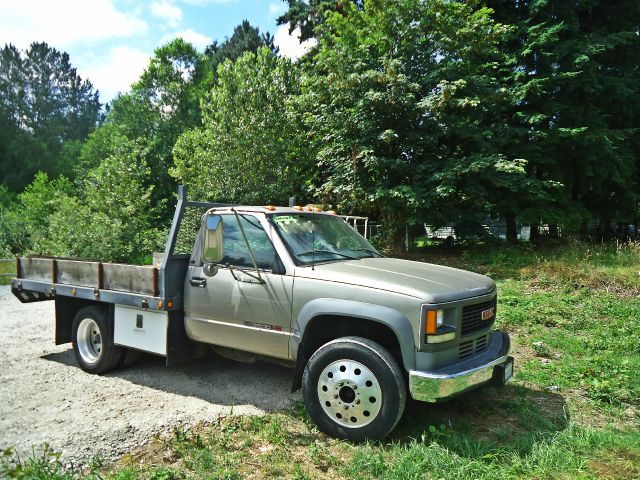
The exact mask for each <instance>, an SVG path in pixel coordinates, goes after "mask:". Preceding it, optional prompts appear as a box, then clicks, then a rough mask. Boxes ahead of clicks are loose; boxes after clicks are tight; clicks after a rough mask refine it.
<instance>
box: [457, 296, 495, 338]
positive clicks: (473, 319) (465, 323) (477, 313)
mask: <svg viewBox="0 0 640 480" xmlns="http://www.w3.org/2000/svg"><path fill="white" fill-rule="evenodd" d="M496 305H497V298H496V297H494V298H492V299H491V300H489V301H488V302H482V303H475V304H473V305H467V306H465V307H463V308H462V325H461V334H462V335H463V336H464V335H469V334H470V333H473V332H476V331H478V330H484V329H485V328H489V327H490V326H491V325H493V323H494V322H495V320H496V311H495V310H494V313H493V316H492V317H491V318H490V319H488V320H482V312H483V311H484V310H487V309H489V308H491V307H493V308H496Z"/></svg>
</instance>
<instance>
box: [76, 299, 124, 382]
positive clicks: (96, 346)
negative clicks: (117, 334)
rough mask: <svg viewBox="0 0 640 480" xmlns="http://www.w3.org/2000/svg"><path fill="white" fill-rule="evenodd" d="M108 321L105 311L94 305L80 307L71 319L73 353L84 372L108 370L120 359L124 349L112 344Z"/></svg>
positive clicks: (116, 364)
mask: <svg viewBox="0 0 640 480" xmlns="http://www.w3.org/2000/svg"><path fill="white" fill-rule="evenodd" d="M108 321H109V319H108V314H107V312H106V311H105V310H104V309H103V308H100V307H96V306H94V307H85V308H83V309H81V310H80V311H79V312H78V313H77V315H76V316H75V318H74V320H73V326H72V327H71V338H72V340H73V353H74V355H75V357H76V360H77V361H78V364H79V365H80V368H81V369H82V370H84V371H85V372H88V373H105V372H108V371H109V370H113V369H114V368H115V367H117V366H118V364H119V363H120V361H121V359H122V356H123V350H124V349H123V348H122V347H118V346H115V345H114V344H113V339H112V338H111V335H110V334H109V328H108V327H109V323H108Z"/></svg>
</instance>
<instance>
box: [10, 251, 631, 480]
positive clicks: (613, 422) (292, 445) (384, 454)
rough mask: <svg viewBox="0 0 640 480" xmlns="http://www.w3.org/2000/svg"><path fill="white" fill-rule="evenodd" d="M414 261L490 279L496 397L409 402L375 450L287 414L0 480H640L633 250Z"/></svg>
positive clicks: (20, 467)
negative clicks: (504, 340) (507, 360)
mask: <svg viewBox="0 0 640 480" xmlns="http://www.w3.org/2000/svg"><path fill="white" fill-rule="evenodd" d="M411 257H413V258H416V259H419V260H425V261H435V262H436V263H444V264H448V265H452V266H458V267H462V268H466V269H469V270H474V271H478V272H481V273H487V274H490V275H491V276H492V277H493V278H494V279H496V281H497V282H498V285H499V305H498V309H499V318H500V320H499V322H500V323H499V325H500V328H503V329H505V330H507V331H508V332H509V333H510V335H511V337H512V341H513V346H514V356H515V358H516V377H515V378H514V380H513V382H512V383H510V384H509V385H508V386H507V387H506V388H505V389H494V388H486V389H483V390H479V391H476V392H473V393H471V394H468V395H465V396H463V397H460V398H458V399H455V400H453V401H451V402H447V403H443V404H436V405H430V404H421V403H419V402H413V401H411V402H409V404H408V406H407V410H406V413H405V415H404V417H403V419H402V421H401V423H400V425H399V426H398V428H397V429H396V431H395V432H394V433H393V435H392V436H391V437H390V438H388V439H387V440H386V441H384V442H369V443H364V444H353V443H348V442H343V441H338V440H335V439H331V438H328V437H327V436H325V435H324V434H322V433H320V432H318V431H317V429H316V428H315V426H314V425H313V423H312V422H311V421H310V419H309V418H308V416H307V414H306V411H305V409H304V406H303V405H301V404H296V405H294V406H292V408H291V409H289V410H288V411H284V412H276V413H270V414H267V415H265V416H261V417H242V416H240V417H239V416H234V417H225V418H220V419H216V420H215V421H214V422H212V423H209V424H201V425H199V426H197V427H195V428H193V429H191V430H188V431H186V430H176V431H174V433H173V434H172V435H170V436H168V437H158V438H155V439H154V440H153V441H151V442H150V443H149V444H147V445H145V446H142V447H140V448H139V449H138V450H136V451H134V452H131V453H130V454H129V455H127V456H125V457H124V458H123V459H121V460H120V461H119V462H118V463H117V464H114V465H106V466H105V465H100V464H99V462H94V464H93V465H90V466H88V467H85V469H84V470H82V471H81V470H73V469H64V468H62V467H61V465H62V464H61V462H60V459H59V458H58V457H57V456H56V455H55V454H53V453H51V452H49V453H47V455H49V456H42V455H41V456H38V455H34V456H32V457H31V458H29V459H27V460H26V461H25V463H21V462H20V461H19V460H18V459H17V458H16V457H15V454H13V453H12V452H8V453H7V454H6V455H5V457H4V460H2V461H1V462H0V476H12V475H13V476H14V478H38V479H39V478H61V479H62V478H64V479H67V478H69V479H72V478H73V479H75V478H98V476H99V477H100V478H109V479H118V480H125V479H126V480H128V479H137V478H147V479H166V480H168V479H187V478H219V479H236V478H294V479H315V478H353V479H413V478H415V479H418V478H426V479H438V478H460V479H466V478H469V479H472V478H473V479H483V478H487V479H503V478H504V479H515V478H532V479H533V478H535V479H547V478H548V479H555V478H563V479H573V478H583V479H587V478H610V479H637V478H640V428H639V425H640V373H639V372H640V321H639V320H640V246H638V245H633V244H632V245H610V246H596V247H593V246H585V245H580V244H576V245H570V246H557V247H554V248H545V249H540V248H538V249H534V248H530V247H507V246H502V247H500V248H492V249H483V250H478V251H465V252H453V253H452V252H444V253H443V252H442V251H439V252H438V251H433V250H426V251H420V252H414V253H412V254H411ZM45 467H46V468H50V469H52V470H50V471H45V470H43V469H44V468H45ZM16 469H17V470H16ZM16 471H17V472H19V473H18V474H15V472H16ZM27 471H30V472H32V473H30V474H29V475H23V473H24V472H27ZM20 472H22V473H20ZM42 472H45V473H44V474H43V473H42ZM51 472H53V473H51ZM14 474H15V475H14Z"/></svg>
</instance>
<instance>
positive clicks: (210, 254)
mask: <svg viewBox="0 0 640 480" xmlns="http://www.w3.org/2000/svg"><path fill="white" fill-rule="evenodd" d="M202 226H203V229H202V231H203V235H204V238H203V241H202V261H203V263H205V264H207V263H218V262H219V261H220V260H222V257H224V253H223V249H222V244H223V239H222V226H223V222H222V217H221V216H220V215H215V214H208V215H205V216H204V217H202Z"/></svg>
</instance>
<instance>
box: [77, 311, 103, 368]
mask: <svg viewBox="0 0 640 480" xmlns="http://www.w3.org/2000/svg"><path fill="white" fill-rule="evenodd" d="M77 344H78V351H79V352H80V356H81V357H82V360H84V361H85V362H87V363H96V362H97V361H98V360H99V359H100V355H102V335H101V334H100V329H99V328H98V324H97V323H96V321H95V320H93V319H92V318H85V319H83V320H82V321H81V322H80V325H79V326H78V334H77Z"/></svg>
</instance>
